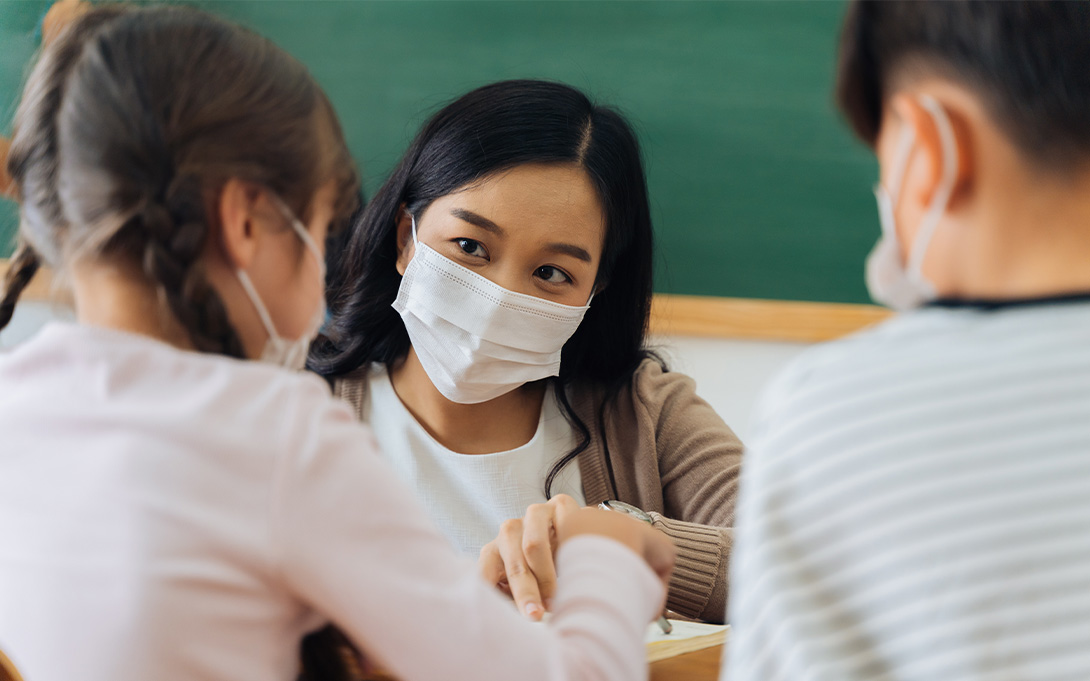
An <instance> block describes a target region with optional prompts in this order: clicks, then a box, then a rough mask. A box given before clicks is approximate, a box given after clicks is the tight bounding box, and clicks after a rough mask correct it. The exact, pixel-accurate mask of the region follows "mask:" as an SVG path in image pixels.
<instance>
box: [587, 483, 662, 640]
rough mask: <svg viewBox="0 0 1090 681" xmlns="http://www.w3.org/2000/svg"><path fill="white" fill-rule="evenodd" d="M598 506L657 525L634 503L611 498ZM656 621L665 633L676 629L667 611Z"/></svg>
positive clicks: (649, 515) (604, 509) (648, 514)
mask: <svg viewBox="0 0 1090 681" xmlns="http://www.w3.org/2000/svg"><path fill="white" fill-rule="evenodd" d="M598 508H600V509H602V510H603V511H616V512H617V513H624V514H625V515H626V516H629V517H630V518H635V519H636V520H642V521H643V522H645V523H647V524H648V525H651V526H652V527H654V525H655V519H654V518H652V517H651V514H650V513H648V512H647V511H645V510H643V509H642V508H637V507H635V506H633V505H632V504H626V503H625V502H623V501H617V500H616V499H610V500H608V501H603V502H602V503H600V504H598ZM655 623H656V624H658V626H659V628H660V629H662V633H664V634H670V633H671V632H672V631H673V630H674V625H672V624H670V620H668V619H666V615H665V613H664V614H662V615H659V617H658V619H657V620H655Z"/></svg>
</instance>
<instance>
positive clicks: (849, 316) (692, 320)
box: [0, 259, 890, 343]
mask: <svg viewBox="0 0 1090 681" xmlns="http://www.w3.org/2000/svg"><path fill="white" fill-rule="evenodd" d="M7 270H8V261H7V260H6V259H0V278H2V277H3V275H5V274H6V273H7ZM21 299H22V300H27V301H36V302H49V301H54V302H62V303H63V302H65V301H67V300H69V297H68V296H67V295H66V294H65V293H64V292H62V291H59V290H57V289H55V288H54V286H53V283H52V278H51V276H50V273H49V272H48V271H44V270H43V271H42V272H39V273H38V275H37V276H36V277H34V280H33V281H32V282H31V283H30V286H29V287H27V290H26V291H24V292H23V296H22V298H21ZM889 315H890V312H889V311H888V310H885V309H883V308H880V307H876V306H874V305H849V304H844V303H811V302H802V301H788V300H757V299H753V298H714V297H710V296H684V295H673V294H668V293H657V294H655V299H654V302H653V303H652V305H651V332H652V333H655V334H661V335H674V336H697V337H704V338H729V339H745V340H762V341H789V342H798V343H817V342H821V341H827V340H833V339H835V338H840V337H841V336H846V335H848V334H850V333H854V332H856V331H859V330H860V329H863V328H866V327H868V326H870V325H872V324H875V323H877V322H880V321H882V320H883V319H886V318H887V317H888V316H889Z"/></svg>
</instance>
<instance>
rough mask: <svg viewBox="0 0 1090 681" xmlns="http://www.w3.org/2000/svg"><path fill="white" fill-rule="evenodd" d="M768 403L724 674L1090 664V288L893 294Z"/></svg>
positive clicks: (880, 675)
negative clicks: (994, 302)
mask: <svg viewBox="0 0 1090 681" xmlns="http://www.w3.org/2000/svg"><path fill="white" fill-rule="evenodd" d="M761 414H762V418H761V420H760V422H759V429H760V433H759V434H758V435H757V437H756V438H755V440H754V442H753V445H752V447H751V449H750V451H749V452H748V453H747V454H746V457H747V458H746V466H745V469H744V472H743V482H742V492H741V501H740V503H739V514H738V524H737V525H736V529H735V537H736V539H735V545H734V562H733V566H732V577H731V591H732V594H733V595H732V597H731V611H730V620H731V624H732V627H733V630H734V635H733V637H732V640H731V650H730V656H729V670H730V672H731V673H730V678H731V680H732V681H746V680H749V679H754V680H756V679H760V680H761V681H775V680H776V679H830V680H831V679H835V680H837V681H853V680H859V679H897V680H900V681H910V680H919V681H923V680H925V679H926V680H929V681H930V680H934V679H974V680H996V681H998V680H1000V679H1003V680H1006V679H1061V678H1063V679H1090V588H1088V586H1090V303H1086V302H1080V303H1073V302H1067V303H1063V304H1057V303H1052V304H1035V305H1033V306H1026V307H1008V308H1004V309H1000V310H998V311H983V310H974V309H964V308H963V309H945V308H928V309H924V310H921V311H918V312H913V313H910V314H906V315H903V316H901V317H899V318H896V319H894V320H893V321H891V322H889V323H887V324H885V325H883V326H881V327H879V328H877V329H876V330H874V331H872V332H868V333H864V334H862V335H859V336H856V337H854V338H851V339H849V340H846V341H843V342H839V343H836V344H833V345H830V346H826V347H823V348H819V349H817V350H815V351H812V352H810V353H809V354H807V355H804V356H803V357H802V358H801V359H800V360H799V361H797V362H796V363H795V364H794V365H793V366H792V367H791V368H790V369H789V370H788V371H787V372H786V373H785V374H784V375H783V376H782V377H781V378H780V379H779V380H778V381H777V382H776V383H775V384H774V385H773V386H772V387H771V389H770V390H769V392H768V394H767V396H766V399H765V402H764V404H763V406H762V408H761Z"/></svg>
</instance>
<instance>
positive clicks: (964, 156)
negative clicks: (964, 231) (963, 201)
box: [890, 93, 974, 208]
mask: <svg viewBox="0 0 1090 681" xmlns="http://www.w3.org/2000/svg"><path fill="white" fill-rule="evenodd" d="M935 101H936V102H937V103H938V105H939V106H940V107H941V108H942V111H943V112H944V113H945V114H946V118H947V119H948V120H949V122H950V127H951V132H952V134H953V142H954V144H953V148H954V150H955V151H954V158H953V159H947V158H946V156H947V154H948V153H949V152H948V151H947V150H946V149H944V147H943V140H942V132H941V131H940V130H939V123H938V121H936V119H935V116H933V115H932V114H931V112H930V111H928V109H927V107H925V106H924V105H923V103H922V102H921V101H920V100H919V99H918V98H917V97H915V96H912V95H909V94H906V93H899V94H896V95H894V96H893V97H892V98H891V100H890V107H891V109H892V111H893V113H894V114H895V118H896V119H897V120H899V121H900V122H901V124H902V125H908V126H911V127H912V129H913V130H914V131H915V133H916V136H915V150H914V152H913V153H912V154H911V156H910V160H909V164H908V168H906V170H905V177H904V180H903V182H904V187H903V189H904V191H905V194H904V195H903V196H902V200H909V201H913V202H914V203H916V204H917V205H919V206H921V207H927V206H930V205H931V202H932V201H933V200H934V198H935V193H936V192H937V191H938V189H939V187H941V186H942V181H943V175H944V173H945V170H946V169H945V165H944V164H945V163H947V162H949V161H950V160H952V161H953V163H954V164H955V180H954V186H953V188H952V190H951V193H950V199H949V202H948V204H947V206H948V208H952V207H954V205H955V203H956V202H957V201H958V200H959V198H960V197H962V196H963V195H964V194H965V193H966V190H967V189H968V187H969V185H970V184H971V182H972V178H973V170H974V168H973V153H972V152H973V144H972V140H973V133H972V124H971V122H970V120H971V119H970V117H969V116H968V115H966V113H965V112H963V111H962V110H961V109H960V108H959V107H958V106H957V105H956V104H954V103H952V102H950V101H948V100H947V101H944V100H942V99H938V98H936V99H935Z"/></svg>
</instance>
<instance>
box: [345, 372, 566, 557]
mask: <svg viewBox="0 0 1090 681" xmlns="http://www.w3.org/2000/svg"><path fill="white" fill-rule="evenodd" d="M361 412H362V413H363V415H364V423H367V424H368V425H370V426H371V429H372V430H373V431H374V433H375V439H377V440H378V443H379V448H380V450H381V451H382V453H383V456H384V457H385V458H386V460H387V461H389V462H390V463H391V464H392V465H393V467H394V470H396V471H397V472H398V474H399V475H400V476H401V479H402V480H404V481H405V482H407V483H408V484H409V486H411V487H412V488H413V489H415V490H416V492H417V496H418V497H419V499H420V501H421V502H422V503H423V504H424V508H426V509H427V510H428V514H429V515H430V516H431V518H432V520H433V521H435V524H436V525H438V526H439V529H440V530H441V531H442V532H443V534H445V535H446V536H447V538H448V539H450V541H451V542H452V543H453V544H454V546H455V547H457V548H458V550H460V551H461V552H463V553H465V554H467V555H470V556H472V557H473V558H476V557H477V556H478V555H479V554H480V552H481V547H482V546H484V545H485V544H487V543H488V542H490V541H492V540H493V539H495V538H496V535H497V533H498V532H499V529H500V524H502V523H503V521H504V520H507V519H508V518H521V517H522V516H523V515H525V513H526V508H527V507H528V506H530V505H531V504H537V503H543V502H545V501H546V498H545V478H546V477H547V476H548V474H549V471H550V470H552V468H553V466H554V465H555V464H556V462H557V461H559V460H560V458H561V457H563V456H564V455H565V454H567V453H568V452H570V451H571V450H572V449H574V448H575V446H576V444H577V443H578V439H577V438H576V435H575V431H574V429H573V428H572V427H571V424H569V423H568V421H567V419H565V418H564V414H563V413H562V412H561V411H560V405H559V404H558V403H557V401H556V396H555V395H554V394H553V388H552V386H551V385H550V386H549V389H548V391H547V392H546V394H545V400H544V404H543V405H542V409H541V420H540V422H539V423H538V427H537V432H536V433H534V437H533V438H532V439H531V440H530V441H529V442H527V443H526V444H524V445H522V446H521V447H517V448H515V449H512V450H509V451H506V452H498V453H495V454H459V453H457V452H453V451H451V450H449V449H447V448H446V447H444V446H443V445H441V444H439V443H438V442H436V440H435V438H433V437H432V436H431V435H429V434H428V432H427V431H426V430H424V427H423V426H421V425H420V423H419V422H417V420H416V418H414V417H413V415H412V413H410V412H409V410H408V409H406V408H405V405H404V404H402V402H401V399H400V398H398V396H397V393H396V392H394V388H393V386H392V385H391V384H390V377H389V374H388V373H387V371H386V367H385V366H383V365H382V364H375V365H373V366H372V368H371V373H370V376H369V379H368V389H367V397H366V400H365V401H364V404H363V408H362V410H361ZM552 491H553V494H554V495H556V494H568V495H570V496H572V497H574V498H575V500H576V501H578V502H579V505H581V506H582V505H585V503H586V502H585V499H584V495H583V481H582V478H581V477H580V475H579V465H578V463H577V462H575V461H572V462H571V463H570V464H568V465H566V466H565V467H564V469H563V470H562V471H561V472H560V474H559V475H558V476H557V478H556V480H555V482H554V483H553V489H552Z"/></svg>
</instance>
